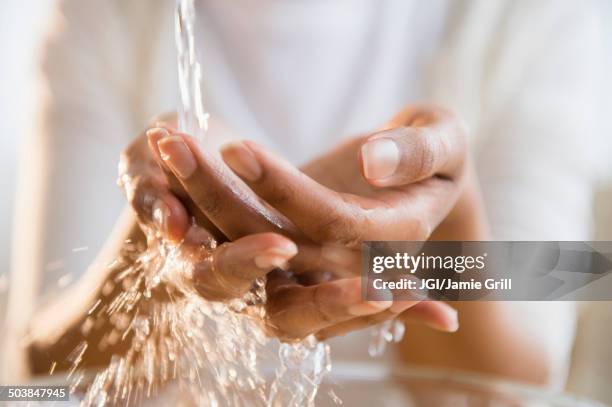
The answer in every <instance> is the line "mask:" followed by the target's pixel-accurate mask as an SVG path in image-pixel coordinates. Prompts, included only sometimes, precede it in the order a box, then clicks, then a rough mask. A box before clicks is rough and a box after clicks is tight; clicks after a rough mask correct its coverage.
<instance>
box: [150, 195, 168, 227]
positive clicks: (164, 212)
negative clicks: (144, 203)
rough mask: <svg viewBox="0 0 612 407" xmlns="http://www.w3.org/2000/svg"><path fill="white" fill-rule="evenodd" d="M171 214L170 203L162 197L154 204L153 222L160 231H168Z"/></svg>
mask: <svg viewBox="0 0 612 407" xmlns="http://www.w3.org/2000/svg"><path fill="white" fill-rule="evenodd" d="M169 216H170V209H169V208H168V205H166V204H165V203H164V201H162V200H161V199H158V200H156V201H155V203H154V204H153V222H154V223H155V226H156V227H157V229H158V230H159V231H161V232H162V233H163V234H167V233H168V217H169Z"/></svg>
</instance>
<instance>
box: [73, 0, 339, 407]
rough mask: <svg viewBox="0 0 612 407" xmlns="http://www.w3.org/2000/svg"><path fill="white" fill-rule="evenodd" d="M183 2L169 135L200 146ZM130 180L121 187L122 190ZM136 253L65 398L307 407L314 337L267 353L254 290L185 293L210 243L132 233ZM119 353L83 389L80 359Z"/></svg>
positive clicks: (201, 120)
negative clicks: (81, 391)
mask: <svg viewBox="0 0 612 407" xmlns="http://www.w3.org/2000/svg"><path fill="white" fill-rule="evenodd" d="M195 18H196V12H195V8H194V2H193V0H177V9H176V21H175V22H176V41H177V53H178V66H179V86H180V93H181V106H180V108H179V128H180V129H181V131H183V132H186V133H188V134H191V135H194V136H195V137H196V138H197V139H199V140H202V139H203V138H204V136H205V133H206V131H207V127H208V118H209V115H208V113H207V112H206V110H205V109H204V101H203V89H204V88H203V70H202V64H201V61H200V58H199V56H198V53H197V50H198V49H197V46H196V44H195V32H194V28H195ZM131 183H132V180H130V179H129V178H122V179H121V180H120V185H122V186H123V188H126V189H129V188H130V187H131V186H130V185H131ZM142 228H143V230H144V231H145V234H146V235H147V244H146V247H137V245H132V244H126V246H125V250H124V253H123V257H122V258H121V259H118V260H117V261H116V262H115V263H114V264H113V265H111V267H115V268H117V267H119V269H120V270H121V271H120V272H119V273H118V274H117V275H116V277H115V278H114V280H113V281H112V282H109V283H108V285H109V287H105V288H104V289H103V290H102V291H103V293H104V292H108V293H111V292H114V291H113V290H114V288H115V287H120V290H117V292H116V293H115V294H114V296H111V298H109V299H107V301H104V302H102V301H97V302H96V303H95V304H93V306H92V307H91V309H90V310H89V313H88V318H87V320H86V321H85V322H84V324H83V326H82V328H81V330H82V332H83V333H84V334H85V335H86V336H87V333H88V332H89V331H91V330H92V329H93V328H94V327H96V326H98V325H99V324H101V323H110V324H111V325H112V326H113V329H112V330H110V332H108V333H107V334H105V335H104V336H103V337H102V338H100V339H99V340H97V341H95V342H94V341H88V342H83V343H81V344H80V345H79V346H78V347H77V348H76V349H75V350H74V351H73V352H72V354H71V356H70V358H69V359H70V361H71V363H72V369H71V371H70V377H71V379H72V383H73V389H76V388H77V387H81V386H83V385H84V386H85V388H86V389H87V391H86V392H85V395H84V398H83V400H82V405H84V406H94V405H95V406H105V405H138V404H143V403H146V400H147V399H150V398H152V397H156V398H157V399H159V398H160V397H161V398H162V399H163V398H164V397H170V399H169V400H168V402H180V403H181V404H185V405H194V406H200V405H206V406H219V405H223V406H225V405H231V406H238V407H240V406H312V405H313V404H314V399H315V397H316V395H317V390H318V388H319V385H320V383H321V381H322V380H323V378H324V377H325V375H326V374H327V373H328V372H329V371H330V369H331V362H330V355H329V347H328V346H327V345H326V344H324V343H319V342H317V341H316V340H315V339H314V337H309V338H306V339H305V340H304V341H301V342H298V343H293V344H281V346H280V349H279V352H278V354H276V355H275V354H274V353H271V351H270V349H269V346H268V344H269V342H270V339H269V338H268V337H266V336H265V334H264V332H263V330H262V327H261V322H262V321H264V320H265V315H264V314H265V308H264V307H263V305H264V303H265V300H266V297H265V289H264V284H265V282H264V281H263V280H261V281H256V283H255V284H254V287H253V289H252V290H251V291H250V292H249V293H248V294H247V295H246V296H245V297H244V298H241V299H236V300H233V301H230V302H226V303H221V302H209V301H207V300H205V299H203V298H202V297H201V296H200V295H199V294H198V293H197V292H196V291H195V289H194V287H193V286H192V285H191V284H189V280H188V278H185V276H189V275H191V271H192V270H191V267H192V265H193V263H194V262H193V256H197V257H198V259H200V261H201V259H205V258H207V257H208V258H210V256H211V254H212V253H213V251H214V250H215V249H216V242H214V241H212V240H210V241H208V242H207V243H206V244H204V245H202V246H201V247H200V248H199V251H198V252H197V253H194V252H193V248H190V249H187V248H185V247H184V246H183V245H171V244H168V243H167V242H165V241H163V240H162V239H161V238H160V237H159V236H157V235H156V234H155V233H154V232H153V231H152V230H148V229H147V228H146V227H144V226H142ZM121 343H125V344H126V345H127V349H125V350H124V352H122V353H121V354H116V355H114V356H113V357H112V358H111V360H110V363H109V364H108V366H107V367H106V368H105V369H103V370H102V371H100V372H99V373H97V374H96V375H95V376H94V378H93V379H92V380H91V381H89V382H88V383H85V384H84V381H85V374H84V372H82V371H80V369H79V367H80V365H81V363H82V360H83V355H84V354H85V353H86V352H87V350H88V349H90V348H92V347H95V348H97V349H98V350H100V351H105V350H107V349H112V347H114V346H116V345H117V344H121ZM263 360H267V361H276V362H277V363H276V365H277V366H278V368H277V369H276V371H275V375H274V377H273V378H272V380H267V379H266V377H265V375H264V374H263V373H262V368H261V362H262V361H263Z"/></svg>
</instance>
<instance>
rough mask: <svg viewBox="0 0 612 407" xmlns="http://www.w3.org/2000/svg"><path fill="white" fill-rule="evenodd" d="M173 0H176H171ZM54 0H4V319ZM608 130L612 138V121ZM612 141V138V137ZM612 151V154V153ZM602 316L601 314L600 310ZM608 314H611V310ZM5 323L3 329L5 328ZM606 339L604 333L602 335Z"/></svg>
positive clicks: (611, 191)
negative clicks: (42, 48) (19, 197)
mask: <svg viewBox="0 0 612 407" xmlns="http://www.w3.org/2000/svg"><path fill="white" fill-rule="evenodd" d="M169 1H170V0H169ZM53 3H54V0H28V1H23V0H2V1H1V2H0V51H1V52H2V55H3V56H4V57H3V63H2V64H0V89H1V91H0V145H1V146H2V148H0V174H1V179H0V187H1V192H0V325H1V323H2V320H3V315H4V312H5V306H6V297H7V295H6V293H7V288H8V284H9V281H8V272H9V268H10V264H11V233H12V226H13V225H12V219H13V213H14V205H13V198H14V195H15V191H16V189H17V188H18V187H19V186H18V185H16V183H15V179H16V174H17V172H18V167H19V165H24V164H25V165H27V161H28V154H27V153H24V152H23V151H21V149H20V147H21V145H22V142H23V140H24V139H25V138H26V137H28V135H27V128H28V124H29V123H30V121H31V120H32V119H31V110H30V109H31V106H32V103H31V101H32V97H33V96H32V95H33V90H34V86H35V83H36V82H35V81H34V78H35V75H36V66H37V56H38V53H39V44H40V40H41V36H42V34H43V32H44V29H45V25H46V23H47V21H48V16H49V13H50V12H51V10H52V6H53ZM598 3H599V7H600V8H601V14H602V16H604V18H605V21H606V22H607V23H606V24H605V28H606V30H607V31H606V39H605V41H606V46H607V50H608V52H607V69H606V71H607V72H612V1H610V0H598ZM602 90H603V91H604V94H605V99H606V111H608V112H609V113H612V78H608V82H607V83H605V84H604V86H603V88H602ZM606 126H607V127H606V128H605V129H604V130H603V131H604V132H605V134H606V137H609V138H610V139H612V122H611V121H610V120H608V122H607V123H606ZM611 144H612V143H611ZM610 157H612V155H611V156H610ZM608 165H609V168H608V170H607V174H608V175H609V178H608V179H606V177H605V175H604V176H603V177H602V181H601V186H600V188H599V192H598V199H597V203H596V205H595V207H594V208H593V211H594V212H593V213H594V219H595V224H596V225H597V228H596V229H597V231H596V234H595V236H594V237H593V238H594V239H597V240H612V205H610V202H612V159H610V160H608ZM600 317H601V315H600ZM606 317H607V318H609V316H607V315H606ZM2 331H3V330H2V329H0V335H1V333H2ZM602 340H603V338H602Z"/></svg>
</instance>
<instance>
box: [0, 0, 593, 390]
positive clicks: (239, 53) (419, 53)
mask: <svg viewBox="0 0 612 407" xmlns="http://www.w3.org/2000/svg"><path fill="white" fill-rule="evenodd" d="M171 3H172V2H170V1H164V0H129V1H128V0H105V1H96V0H65V1H63V2H62V4H61V7H60V9H59V11H60V14H59V15H58V17H59V18H58V19H57V20H56V26H55V27H56V28H55V29H54V30H53V31H52V35H51V38H50V40H49V43H48V45H47V48H46V49H47V50H46V54H45V56H44V58H43V61H44V63H43V76H42V79H43V84H44V85H45V86H46V90H47V92H46V99H45V104H44V105H43V106H42V109H41V113H42V116H41V120H40V121H39V122H38V123H37V128H36V131H35V132H34V133H33V137H34V138H35V139H36V141H35V142H34V143H33V144H32V146H33V148H32V149H31V150H30V154H31V162H32V166H33V167H34V168H33V169H34V171H33V172H31V173H28V174H27V175H26V174H24V175H23V178H22V182H21V193H20V199H21V200H20V201H18V204H17V205H18V207H19V213H18V222H20V223H19V224H27V225H28V228H24V229H23V230H19V231H18V233H17V236H16V237H15V238H16V240H15V241H16V250H15V254H16V257H15V263H14V270H13V271H14V272H15V273H14V275H13V287H14V288H15V287H16V289H17V290H18V291H19V292H20V294H19V296H20V302H24V301H27V300H28V299H29V300H31V303H32V304H34V303H35V302H36V299H38V298H41V292H44V291H46V292H50V291H54V290H53V288H54V287H55V286H56V282H57V279H58V278H59V277H60V276H62V275H64V274H66V273H75V274H77V275H78V274H79V273H81V272H82V271H84V270H85V268H86V266H87V265H88V263H89V262H90V261H91V260H92V259H93V257H94V255H95V253H96V251H97V250H98V249H99V247H100V246H101V245H102V243H103V241H104V239H105V237H106V236H108V234H109V232H110V229H111V228H112V225H113V222H114V220H115V219H116V217H117V215H118V213H119V212H120V210H121V208H122V207H123V205H124V200H123V197H122V195H121V193H120V192H119V190H118V189H117V187H116V186H115V178H116V163H117V160H118V155H119V152H120V151H121V149H122V148H124V147H125V145H126V144H127V143H128V142H129V140H130V139H132V138H134V137H135V136H136V135H138V134H139V133H140V132H141V131H142V130H143V129H144V128H145V126H146V124H147V122H148V119H149V118H150V117H152V116H153V115H156V114H159V113H162V112H167V111H172V110H175V109H176V106H177V103H178V102H177V101H178V97H177V85H176V57H175V50H174V44H173V41H174V33H173V26H172V23H173V16H172V8H173V7H172V6H173V5H172V4H171ZM201 7H202V9H203V10H204V13H202V14H201V15H202V16H203V17H202V18H201V21H200V22H199V25H198V27H199V30H200V31H201V35H202V37H201V38H202V41H203V42H202V43H203V44H204V46H203V50H204V53H205V55H206V58H205V60H206V61H205V68H206V74H205V77H206V79H207V85H208V87H207V90H206V98H205V99H206V104H207V106H208V108H209V110H210V111H211V113H212V114H213V115H215V116H217V117H220V118H222V119H223V120H224V121H226V122H228V123H230V124H231V126H232V127H233V128H234V129H235V130H236V132H237V133H238V134H240V135H241V136H242V137H243V138H252V139H256V140H258V141H260V142H262V143H264V144H266V145H268V146H269V147H271V148H273V149H276V150H278V151H279V152H280V153H281V154H284V155H285V156H287V157H289V158H290V159H291V160H292V161H293V162H295V163H296V164H299V163H301V162H304V161H307V160H308V159H310V158H312V157H314V156H316V155H317V154H318V153H320V152H322V151H325V150H326V149H327V148H329V147H330V146H332V145H334V144H335V143H336V142H337V141H338V140H340V139H342V138H343V137H348V136H350V135H354V134H357V133H362V132H368V131H373V130H375V129H376V128H377V127H378V126H380V125H381V124H382V123H383V122H384V121H385V120H387V119H388V118H390V117H391V116H392V115H393V114H394V113H395V112H397V111H398V110H399V109H400V108H401V107H402V106H403V105H405V104H407V103H409V102H414V101H433V102H437V103H440V104H443V105H445V106H448V107H450V108H453V109H455V110H457V111H458V112H459V113H460V114H461V115H462V116H463V117H464V118H465V119H466V121H467V123H468V125H469V127H470V128H471V137H472V147H473V153H474V155H475V160H476V162H477V165H478V169H479V174H480V181H481V184H482V187H483V191H484V196H485V203H486V206H487V210H488V213H489V218H490V222H491V226H492V230H493V234H494V237H495V238H496V239H500V240H540V239H542V240H581V239H587V238H588V236H589V226H590V219H589V216H590V210H591V188H592V186H591V182H592V178H593V174H594V171H595V168H594V165H593V164H594V163H595V162H596V161H597V157H596V156H594V155H593V151H594V150H593V149H592V148H591V146H589V143H596V142H597V140H596V138H595V137H594V134H596V130H597V129H596V128H595V127H594V125H595V123H596V120H595V119H596V118H597V115H596V109H595V107H596V96H595V95H596V90H597V83H598V77H599V75H600V72H598V69H597V68H598V67H599V66H600V64H599V61H598V58H599V57H600V54H599V48H598V42H597V39H598V36H597V32H596V27H597V24H595V23H594V20H593V13H592V10H591V8H590V7H589V6H588V5H587V3H585V2H581V1H557V0H542V1H539V2H532V1H529V0H507V1H506V0H473V1H459V0H455V1H449V0H428V1H427V2H424V1H420V0H377V1H371V0H234V1H227V0H206V1H204V0H202V2H201ZM26 178H27V179H26ZM41 194H42V196H41ZM92 213H95V214H96V216H92ZM26 219H30V220H31V221H30V222H26V221H25V220H26ZM84 246H85V247H88V250H87V251H76V252H75V251H74V250H73V249H74V248H80V247H84ZM22 249H23V252H21V250H22ZM34 276H39V277H38V281H39V284H34V285H32V284H31V281H37V279H36V278H35V277H34ZM20 281H21V282H20ZM14 291H15V290H14ZM33 306H34V305H31V307H33ZM516 307H517V312H523V311H520V309H522V308H524V307H527V308H529V313H530V315H532V316H533V318H532V319H531V320H530V321H531V322H526V326H525V327H524V329H528V330H531V331H533V335H534V337H537V338H538V340H543V341H547V342H550V344H551V355H554V361H553V362H554V363H555V366H557V367H559V371H560V372H561V373H560V381H562V380H563V376H564V373H563V372H564V370H565V367H566V366H567V360H568V356H569V352H570V348H571V342H572V337H573V324H574V319H573V310H572V306H571V305H570V304H563V303H559V304H553V305H547V306H544V305H542V306H537V307H536V306H532V305H528V304H516ZM20 311H21V312H20V313H18V314H15V313H12V314H11V315H12V318H11V316H9V318H11V319H10V321H9V323H12V324H15V325H19V323H20V320H22V319H24V318H23V315H24V314H25V315H27V314H28V313H30V312H31V309H29V308H28V306H20ZM538 314H540V317H538ZM17 315H20V316H17ZM353 353H354V352H353ZM361 353H365V349H364V350H363V351H362V352H361Z"/></svg>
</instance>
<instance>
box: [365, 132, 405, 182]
mask: <svg viewBox="0 0 612 407" xmlns="http://www.w3.org/2000/svg"><path fill="white" fill-rule="evenodd" d="M361 157H362V160H363V173H364V175H365V177H366V178H367V179H382V178H387V177H389V176H391V175H393V174H394V173H395V170H396V169H397V166H398V165H399V162H400V152H399V149H398V148H397V144H395V142H394V141H393V140H391V139H388V138H377V139H373V140H370V141H368V142H367V143H365V144H364V145H363V146H361Z"/></svg>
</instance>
